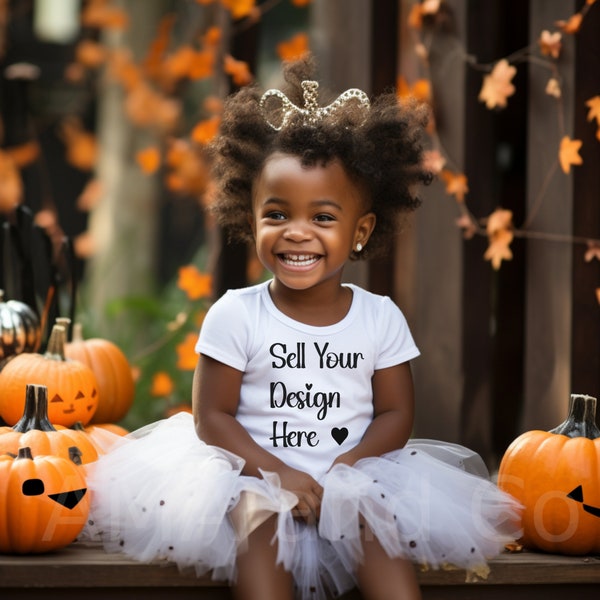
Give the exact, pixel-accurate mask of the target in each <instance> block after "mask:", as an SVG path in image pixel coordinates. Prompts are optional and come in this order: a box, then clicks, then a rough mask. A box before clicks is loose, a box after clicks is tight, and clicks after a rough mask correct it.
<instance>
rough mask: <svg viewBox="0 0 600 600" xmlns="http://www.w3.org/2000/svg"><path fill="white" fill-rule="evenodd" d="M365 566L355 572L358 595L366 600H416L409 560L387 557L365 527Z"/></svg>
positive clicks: (415, 580) (416, 588) (415, 585)
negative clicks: (358, 589) (359, 593)
mask: <svg viewBox="0 0 600 600" xmlns="http://www.w3.org/2000/svg"><path fill="white" fill-rule="evenodd" d="M363 531H364V532H365V537H364V541H363V551H364V563H363V564H362V565H360V567H359V569H358V573H357V577H358V586H359V588H360V591H361V594H362V595H363V596H364V598H365V599H368V600H419V599H420V598H421V590H420V588H419V584H418V582H417V576H416V574H415V567H414V566H413V564H412V562H410V561H409V560H404V559H400V558H390V557H389V556H388V555H387V553H386V551H385V550H384V549H383V548H382V546H381V544H380V543H379V542H378V541H377V539H376V538H375V536H374V535H373V533H372V532H371V531H370V530H369V529H368V528H367V527H366V526H365V528H364V530H363Z"/></svg>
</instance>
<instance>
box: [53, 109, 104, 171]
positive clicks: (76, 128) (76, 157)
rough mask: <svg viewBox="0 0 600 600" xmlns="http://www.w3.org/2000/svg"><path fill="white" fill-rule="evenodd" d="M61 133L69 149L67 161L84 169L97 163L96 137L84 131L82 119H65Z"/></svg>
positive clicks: (87, 169)
mask: <svg viewBox="0 0 600 600" xmlns="http://www.w3.org/2000/svg"><path fill="white" fill-rule="evenodd" d="M60 133H61V134H62V139H63V141H64V143H65V146H66V149H67V154H66V159H67V162H68V163H69V164H70V165H73V166H74V167H76V168H78V169H81V170H82V171H89V170H90V169H91V168H92V167H93V166H94V164H95V163H96V156H97V153H98V145H97V143H96V137H95V136H94V135H93V134H91V133H89V132H87V131H84V129H83V125H82V124H81V121H79V119H76V118H68V119H65V120H64V121H63V123H62V125H61V128H60Z"/></svg>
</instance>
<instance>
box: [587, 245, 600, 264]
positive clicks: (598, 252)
mask: <svg viewBox="0 0 600 600" xmlns="http://www.w3.org/2000/svg"><path fill="white" fill-rule="evenodd" d="M583 258H584V260H585V262H591V261H592V260H594V258H595V259H596V260H600V242H588V243H587V250H586V252H585V255H584V257H583Z"/></svg>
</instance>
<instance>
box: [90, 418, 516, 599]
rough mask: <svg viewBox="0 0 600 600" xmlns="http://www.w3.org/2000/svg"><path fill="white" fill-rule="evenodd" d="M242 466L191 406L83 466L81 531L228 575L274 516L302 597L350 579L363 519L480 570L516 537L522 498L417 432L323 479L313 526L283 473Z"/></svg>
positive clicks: (389, 538)
mask: <svg viewBox="0 0 600 600" xmlns="http://www.w3.org/2000/svg"><path fill="white" fill-rule="evenodd" d="M242 467H243V461H242V459H241V458H239V457H237V456H235V455H233V454H231V453H229V452H226V451H224V450H222V449H220V448H216V447H214V446H209V445H207V444H205V443H203V442H201V441H200V440H199V439H198V438H197V436H196V433H195V430H194V425H193V421H192V417H191V415H189V414H187V413H182V414H178V415H175V416H174V417H171V418H169V419H167V420H164V421H160V422H158V423H156V424H153V425H151V426H148V427H146V428H143V429H141V430H138V431H137V432H134V434H130V435H129V436H127V437H126V438H124V439H123V440H122V441H119V443H117V444H115V446H114V447H113V449H112V450H111V451H110V452H108V453H107V454H106V455H104V456H102V457H101V458H100V459H99V460H98V461H96V462H95V463H92V464H91V465H87V466H86V469H87V479H88V488H89V489H90V491H91V498H92V503H91V509H90V523H89V524H88V525H87V526H86V528H85V529H84V532H83V537H84V538H88V539H90V538H91V539H96V540H101V541H102V542H103V543H104V545H105V547H106V548H107V549H108V550H110V551H121V552H124V553H125V554H127V555H128V556H130V557H132V558H135V559H137V560H140V561H145V562H149V561H155V560H163V559H167V560H170V561H173V562H175V563H176V564H177V565H179V567H180V568H186V567H193V568H194V569H195V571H196V573H197V574H198V575H201V574H204V573H207V572H208V571H212V573H213V577H214V578H216V579H224V580H228V581H233V580H234V578H235V560H236V556H237V554H238V552H240V551H243V549H244V542H245V540H246V539H247V536H248V535H249V533H250V532H251V531H252V530H253V529H254V528H255V527H256V526H257V525H259V524H260V523H262V522H263V521H264V520H265V519H267V518H268V517H269V516H271V515H277V533H276V538H277V544H278V560H279V561H280V562H281V563H282V564H283V565H284V567H285V568H286V569H288V570H289V571H291V572H292V573H293V576H294V580H295V583H296V586H297V589H298V597H299V598H311V599H315V598H316V599H319V600H320V599H324V598H326V596H327V594H331V593H333V594H334V595H341V594H343V593H344V592H346V591H347V590H349V589H351V588H352V587H353V586H354V585H355V579H354V573H355V570H356V566H357V565H358V563H359V562H360V560H361V557H362V538H363V536H364V532H365V529H364V522H366V525H367V527H368V530H367V531H369V535H370V534H371V532H372V534H373V535H375V536H376V537H377V539H378V540H379V541H380V543H381V544H382V545H383V547H384V548H385V549H386V551H387V552H388V554H389V555H390V556H398V557H404V558H408V559H410V560H413V561H415V562H417V563H420V564H422V565H426V566H428V567H430V568H440V567H445V566H449V565H453V566H456V567H462V568H465V569H467V570H469V571H473V572H475V573H478V574H479V575H485V574H486V569H487V566H486V565H487V560H488V559H489V558H491V557H493V556H495V555H497V554H498V553H499V552H501V551H502V549H503V547H504V545H505V544H506V543H508V542H511V541H513V540H514V539H516V538H517V537H518V536H519V534H520V531H519V523H520V507H519V505H518V504H517V502H516V501H515V500H514V499H512V498H511V497H510V496H508V495H506V494H504V493H503V492H502V491H500V490H499V489H498V488H497V487H496V486H495V485H494V484H493V483H492V482H491V481H490V480H489V478H488V475H487V470H486V468H485V465H484V463H483V461H482V460H481V458H480V457H479V456H478V455H477V454H475V453H473V452H471V451H470V450H468V449H466V448H464V447H462V446H457V445H454V444H444V443H441V442H436V441H432V440H411V441H410V442H409V444H408V445H407V446H406V447H405V448H403V449H402V450H397V451H395V452H392V453H390V454H388V455H386V456H384V457H380V458H369V459H364V460H361V461H359V462H358V463H357V464H356V465H354V466H353V467H349V466H346V465H337V466H335V467H334V468H333V469H331V470H330V471H329V472H328V473H327V474H326V475H325V476H324V478H323V479H322V481H321V483H322V485H323V487H324V495H323V501H322V506H321V515H320V520H319V524H318V529H317V527H315V526H307V525H305V524H304V523H302V522H300V521H298V520H296V519H294V518H293V517H292V515H291V509H292V508H293V506H294V505H295V503H296V501H297V499H296V497H295V496H294V494H291V493H290V492H287V491H285V490H282V489H281V487H280V485H279V478H278V476H277V475H276V474H274V473H263V474H262V475H263V478H262V479H259V478H256V477H247V476H244V475H242V474H241V470H242ZM363 520H364V522H363Z"/></svg>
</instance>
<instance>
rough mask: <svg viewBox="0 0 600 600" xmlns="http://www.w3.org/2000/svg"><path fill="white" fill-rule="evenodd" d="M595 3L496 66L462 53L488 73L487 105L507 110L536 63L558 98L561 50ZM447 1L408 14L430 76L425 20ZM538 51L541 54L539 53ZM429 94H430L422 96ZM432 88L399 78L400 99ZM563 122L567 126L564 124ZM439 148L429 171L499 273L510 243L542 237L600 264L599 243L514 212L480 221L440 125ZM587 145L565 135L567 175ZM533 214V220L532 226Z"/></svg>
mask: <svg viewBox="0 0 600 600" xmlns="http://www.w3.org/2000/svg"><path fill="white" fill-rule="evenodd" d="M595 3H596V0H587V1H586V3H585V5H584V6H583V7H582V9H581V10H580V11H578V12H577V13H575V14H574V15H571V16H570V17H569V18H567V19H565V20H560V21H557V22H556V23H555V25H556V27H557V29H558V30H557V31H549V30H544V31H542V32H541V34H540V36H539V38H538V39H537V41H536V43H535V44H534V45H533V46H532V47H529V48H525V49H523V50H521V51H519V52H516V53H514V54H512V55H511V56H509V57H504V58H500V59H499V60H497V61H495V62H494V63H493V64H491V65H479V64H477V62H476V60H475V59H474V58H473V57H471V56H468V55H467V53H466V52H465V51H463V56H464V60H465V62H466V63H467V64H468V65H469V66H471V67H473V68H476V69H480V70H483V71H486V73H485V74H484V75H483V77H482V85H481V89H480V92H479V96H478V99H479V101H480V102H482V103H484V104H485V106H486V108H488V109H490V110H501V109H503V108H505V107H506V106H507V103H508V99H509V98H510V97H511V96H513V95H514V94H515V92H516V88H515V86H514V84H513V82H512V81H513V78H514V76H515V75H516V73H517V67H516V66H515V65H516V64H517V63H518V62H522V61H527V60H528V61H531V62H536V63H539V64H541V65H543V66H544V67H546V68H548V69H549V70H550V77H549V78H548V82H547V85H546V89H545V92H546V94H548V95H550V96H553V97H554V98H556V99H557V100H560V97H561V83H560V82H561V78H560V74H559V72H558V67H557V59H558V58H559V57H560V53H561V50H562V39H563V35H575V34H577V33H578V31H579V30H580V28H581V26H582V23H583V21H584V18H585V16H586V14H587V13H588V11H589V10H590V9H591V7H592V5H593V4H595ZM443 4H444V2H443V0H424V1H423V2H420V3H416V4H414V5H413V6H412V9H411V11H410V14H409V15H408V20H407V21H408V22H407V24H408V27H409V28H410V29H412V30H413V31H414V32H415V33H416V35H417V40H418V41H417V43H416V44H415V54H416V55H417V56H418V57H419V58H420V59H421V60H422V63H423V64H424V68H425V71H426V72H428V70H429V66H428V60H429V52H428V49H427V45H426V42H425V38H424V37H423V36H422V30H423V25H424V20H425V19H426V18H435V16H436V15H437V14H438V13H439V12H440V11H441V8H442V6H443ZM535 47H537V49H538V51H539V55H540V56H536V55H535V54H534V50H535ZM423 90H427V94H426V93H424V92H423ZM430 90H431V84H430V82H429V80H428V78H425V79H419V80H417V81H416V82H414V83H413V84H412V85H409V84H408V83H407V82H406V81H405V79H404V78H403V77H399V78H398V84H397V93H398V97H399V99H400V100H402V99H403V98H405V97H406V96H408V95H410V96H413V97H416V98H417V99H419V100H420V101H422V102H433V99H432V98H429V97H428V95H429V93H430ZM585 104H586V106H587V107H588V109H589V110H588V114H587V120H588V121H589V122H594V121H595V126H596V138H597V139H598V140H599V141H600V95H598V96H594V97H593V98H590V99H589V100H587V101H586V103H585ZM561 124H562V123H561ZM429 133H430V135H431V138H432V141H433V146H434V148H433V149H431V150H428V151H426V152H425V157H424V159H425V162H426V164H427V166H428V167H429V168H430V170H431V171H432V172H433V173H434V174H437V175H438V176H439V177H440V179H441V180H442V182H443V183H444V185H445V191H446V193H447V194H448V195H450V196H452V197H454V199H455V200H456V203H457V206H458V209H459V213H460V216H459V218H458V219H457V220H456V224H457V226H458V227H459V228H460V229H461V230H462V231H463V236H464V237H465V239H469V238H471V237H473V236H474V235H476V234H479V235H485V236H487V238H488V242H489V245H488V248H487V249H486V251H485V254H484V258H485V260H488V261H490V263H491V265H492V267H493V268H494V269H499V268H500V266H501V264H502V261H505V260H511V258H512V252H511V250H510V245H511V243H512V241H513V239H514V238H515V237H530V238H537V239H548V240H550V239H551V240H555V241H561V242H568V243H579V244H584V245H586V246H587V252H586V253H585V260H586V261H587V262H589V261H591V260H593V259H596V260H600V250H598V249H599V248H600V240H595V239H588V238H576V237H574V236H562V235H553V234H543V233H540V232H533V231H530V230H528V229H527V228H526V227H527V222H526V223H525V224H524V225H523V227H522V228H521V229H518V228H516V227H515V224H514V223H513V220H512V213H511V211H509V210H504V209H497V210H495V211H494V212H493V213H492V214H491V215H489V216H488V217H487V218H485V219H481V220H478V219H477V218H476V217H475V216H474V215H473V214H472V213H471V211H470V210H469V208H468V205H467V202H466V195H467V194H468V191H469V188H468V178H467V176H466V174H464V173H462V172H460V171H459V170H458V169H454V170H452V169H450V168H449V167H448V166H447V165H448V162H449V160H448V157H447V156H445V153H444V152H443V151H442V150H441V143H440V140H439V137H438V136H437V132H436V131H435V125H434V126H433V127H432V128H430V131H429ZM581 147H582V141H581V140H577V139H572V138H571V137H570V136H569V135H567V134H566V133H564V134H563V136H562V138H561V139H560V142H559V143H558V148H557V164H558V165H559V166H560V168H561V170H562V172H563V173H564V174H566V175H568V174H570V172H571V168H572V167H574V166H578V165H581V164H583V159H582V157H581V155H580V150H581ZM554 171H555V169H554V168H553V169H551V171H550V172H549V173H548V174H547V176H546V178H545V179H544V181H543V183H542V186H541V189H540V192H539V194H538V196H537V199H536V201H535V203H534V208H533V212H535V211H536V210H538V209H539V207H540V204H541V201H542V199H543V195H544V193H545V191H546V189H547V188H548V185H549V183H550V179H551V177H552V175H553V174H554ZM531 219H532V216H531V215H530V217H529V218H528V222H530V221H531ZM596 296H597V299H598V303H599V304H600V287H598V288H597V289H596Z"/></svg>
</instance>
